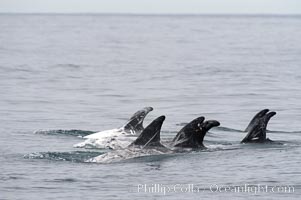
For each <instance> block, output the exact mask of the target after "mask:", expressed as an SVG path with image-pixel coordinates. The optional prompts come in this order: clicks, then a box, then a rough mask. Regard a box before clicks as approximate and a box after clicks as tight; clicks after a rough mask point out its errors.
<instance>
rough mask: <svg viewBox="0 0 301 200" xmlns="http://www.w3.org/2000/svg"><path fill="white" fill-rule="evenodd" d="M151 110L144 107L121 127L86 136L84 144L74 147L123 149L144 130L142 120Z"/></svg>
mask: <svg viewBox="0 0 301 200" xmlns="http://www.w3.org/2000/svg"><path fill="white" fill-rule="evenodd" d="M152 110H153V108H152V107H145V108H143V109H141V110H139V111H137V112H136V113H135V114H134V115H133V116H132V117H131V118H130V119H129V120H128V122H127V123H126V124H125V125H123V126H122V127H120V128H116V129H111V130H105V131H100V132H97V133H93V134H90V135H87V136H85V137H84V138H85V139H86V140H85V141H84V142H81V143H78V144H75V145H74V147H76V148H110V149H118V148H124V147H126V146H128V145H129V144H130V143H131V142H132V141H134V140H135V139H136V137H137V136H138V135H139V134H140V133H141V132H142V131H143V130H144V127H143V121H144V118H145V117H146V115H147V114H148V113H149V112H151V111H152Z"/></svg>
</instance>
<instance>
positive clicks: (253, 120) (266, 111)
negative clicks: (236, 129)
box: [245, 109, 269, 132]
mask: <svg viewBox="0 0 301 200" xmlns="http://www.w3.org/2000/svg"><path fill="white" fill-rule="evenodd" d="M268 112H269V109H263V110H261V111H259V112H258V113H257V114H256V115H255V116H254V117H253V119H252V120H251V121H250V123H249V125H248V126H247V128H246V129H245V132H249V131H250V130H251V129H252V127H253V126H255V125H256V123H258V121H259V119H260V118H262V117H263V116H264V115H265V114H267V113H268Z"/></svg>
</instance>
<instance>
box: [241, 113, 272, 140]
mask: <svg viewBox="0 0 301 200" xmlns="http://www.w3.org/2000/svg"><path fill="white" fill-rule="evenodd" d="M274 115H276V112H274V111H271V112H269V110H268V109H265V110H262V111H260V112H259V113H257V115H255V117H256V119H255V120H254V122H253V124H252V125H251V126H250V128H249V129H248V133H247V135H246V137H245V138H244V139H243V140H242V141H241V143H270V142H273V141H272V140H270V139H269V138H267V137H266V129H267V125H268V123H269V121H270V119H271V118H272V117H273V116H274ZM255 117H254V118H255ZM251 122H252V121H251Z"/></svg>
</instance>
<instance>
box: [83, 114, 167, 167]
mask: <svg viewBox="0 0 301 200" xmlns="http://www.w3.org/2000/svg"><path fill="white" fill-rule="evenodd" d="M164 120H165V116H164V115H162V116H160V117H158V118H156V119H155V120H154V121H152V122H151V123H150V124H149V125H148V126H147V127H146V128H145V129H144V130H143V131H142V133H141V134H140V135H139V137H138V138H137V139H136V140H135V141H134V142H132V143H131V144H130V145H129V146H128V147H126V148H124V149H119V150H115V151H111V152H108V153H105V154H102V155H99V156H97V157H94V158H91V159H89V160H87V161H86V162H95V163H111V162H118V161H122V160H126V159H131V158H135V157H141V156H147V155H160V154H165V153H167V152H169V151H170V150H169V149H168V148H166V147H165V146H163V145H162V144H161V142H160V132H161V127H162V124H163V122H164Z"/></svg>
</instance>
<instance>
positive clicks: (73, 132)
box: [34, 129, 96, 137]
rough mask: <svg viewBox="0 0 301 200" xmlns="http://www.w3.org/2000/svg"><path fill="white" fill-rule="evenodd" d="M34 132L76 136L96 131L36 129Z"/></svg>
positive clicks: (83, 135)
mask: <svg viewBox="0 0 301 200" xmlns="http://www.w3.org/2000/svg"><path fill="white" fill-rule="evenodd" d="M34 133H35V134H43V135H67V136H77V137H85V136H87V135H90V134H93V133H96V131H85V130H76V129H72V130H61V129H59V130H37V131H35V132H34Z"/></svg>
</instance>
